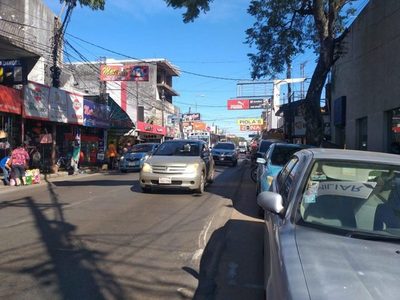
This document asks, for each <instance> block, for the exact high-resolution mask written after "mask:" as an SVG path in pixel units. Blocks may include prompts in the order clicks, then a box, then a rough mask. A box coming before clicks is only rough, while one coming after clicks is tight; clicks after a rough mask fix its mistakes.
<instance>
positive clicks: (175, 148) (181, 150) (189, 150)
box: [154, 141, 200, 156]
mask: <svg viewBox="0 0 400 300" xmlns="http://www.w3.org/2000/svg"><path fill="white" fill-rule="evenodd" d="M199 155H200V144H199V143H198V142H194V141H168V142H164V143H162V144H161V145H160V146H159V147H158V148H157V150H156V151H155V152H154V156H199Z"/></svg>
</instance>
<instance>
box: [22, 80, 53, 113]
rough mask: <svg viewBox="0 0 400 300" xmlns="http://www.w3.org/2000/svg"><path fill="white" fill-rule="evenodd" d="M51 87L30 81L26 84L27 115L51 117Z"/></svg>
mask: <svg viewBox="0 0 400 300" xmlns="http://www.w3.org/2000/svg"><path fill="white" fill-rule="evenodd" d="M49 94H50V88H49V87H47V86H44V85H41V84H38V83H34V82H29V83H28V84H27V85H25V86H24V114H25V116H26V117H28V118H29V117H31V118H36V119H42V120H48V119H49Z"/></svg>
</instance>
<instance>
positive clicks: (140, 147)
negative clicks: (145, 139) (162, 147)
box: [131, 144, 153, 153]
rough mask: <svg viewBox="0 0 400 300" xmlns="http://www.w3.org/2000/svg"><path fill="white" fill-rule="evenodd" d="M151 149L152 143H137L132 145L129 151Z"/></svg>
mask: <svg viewBox="0 0 400 300" xmlns="http://www.w3.org/2000/svg"><path fill="white" fill-rule="evenodd" d="M152 149H153V145H149V144H137V145H135V146H133V147H132V149H131V152H134V153H138V152H150V151H151V150H152Z"/></svg>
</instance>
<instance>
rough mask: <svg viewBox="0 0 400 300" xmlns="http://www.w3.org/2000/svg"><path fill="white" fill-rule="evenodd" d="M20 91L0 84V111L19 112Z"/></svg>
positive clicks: (20, 103) (20, 102)
mask: <svg viewBox="0 0 400 300" xmlns="http://www.w3.org/2000/svg"><path fill="white" fill-rule="evenodd" d="M21 105H22V98H21V91H19V90H16V89H13V88H9V87H6V86H4V85H0V111H3V112H8V113H13V114H19V115H20V114H21Z"/></svg>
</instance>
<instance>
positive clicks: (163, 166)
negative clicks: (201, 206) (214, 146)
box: [139, 140, 214, 194]
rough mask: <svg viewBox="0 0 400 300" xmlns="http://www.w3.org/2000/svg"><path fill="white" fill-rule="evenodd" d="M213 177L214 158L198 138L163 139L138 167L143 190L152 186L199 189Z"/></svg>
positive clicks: (202, 190) (211, 180) (198, 190)
mask: <svg viewBox="0 0 400 300" xmlns="http://www.w3.org/2000/svg"><path fill="white" fill-rule="evenodd" d="M213 180H214V160H213V158H212V155H211V152H210V150H209V148H208V145H207V143H205V142H204V141H201V140H170V141H165V142H163V143H162V144H161V145H160V146H159V147H158V148H157V150H156V151H155V152H154V153H153V155H152V156H151V157H149V158H148V159H147V161H146V162H145V163H144V165H143V168H142V169H141V170H140V175H139V182H140V186H141V188H142V190H143V192H150V191H151V190H152V188H163V189H164V188H178V189H189V190H192V191H195V192H197V193H200V194H201V193H203V192H204V187H205V185H206V183H211V182H213Z"/></svg>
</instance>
